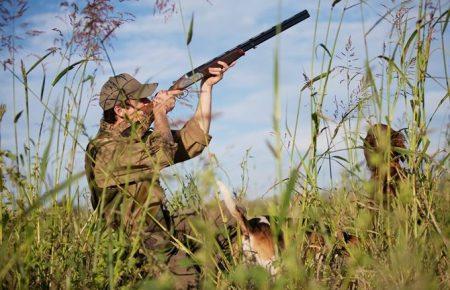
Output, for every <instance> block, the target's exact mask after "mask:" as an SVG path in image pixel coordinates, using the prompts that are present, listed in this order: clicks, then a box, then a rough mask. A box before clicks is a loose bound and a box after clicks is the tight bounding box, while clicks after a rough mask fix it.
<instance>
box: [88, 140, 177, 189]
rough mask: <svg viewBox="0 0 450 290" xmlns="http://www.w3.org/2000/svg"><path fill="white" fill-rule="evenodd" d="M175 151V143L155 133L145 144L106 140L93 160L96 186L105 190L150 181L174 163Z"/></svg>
mask: <svg viewBox="0 0 450 290" xmlns="http://www.w3.org/2000/svg"><path fill="white" fill-rule="evenodd" d="M176 150H177V144H176V143H174V142H167V141H165V140H163V139H162V138H161V137H160V135H159V134H157V133H155V132H153V133H152V134H150V136H149V137H148V138H146V139H145V141H139V142H136V141H130V140H126V141H125V140H110V141H109V143H106V144H103V145H102V146H100V147H99V149H98V153H97V155H96V158H95V169H94V170H95V177H96V183H97V185H98V186H99V187H102V188H105V187H109V186H117V185H120V184H125V185H126V184H131V183H135V182H139V181H143V180H151V179H152V178H155V174H159V171H160V170H161V169H162V168H164V167H167V166H169V165H170V164H173V163H174V155H175V151H176Z"/></svg>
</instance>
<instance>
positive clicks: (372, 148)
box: [364, 123, 406, 196]
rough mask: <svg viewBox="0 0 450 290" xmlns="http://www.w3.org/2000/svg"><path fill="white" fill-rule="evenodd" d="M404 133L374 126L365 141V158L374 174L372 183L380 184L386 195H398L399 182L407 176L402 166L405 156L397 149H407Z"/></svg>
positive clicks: (378, 125)
mask: <svg viewBox="0 0 450 290" xmlns="http://www.w3.org/2000/svg"><path fill="white" fill-rule="evenodd" d="M405 144H406V139H405V136H404V135H403V133H401V132H399V131H395V130H393V129H392V128H389V127H388V126H387V125H385V124H381V123H380V124H374V125H372V126H371V127H370V128H369V130H368V131H367V135H366V138H365V139H364V157H365V158H366V162H367V167H368V168H369V170H370V171H371V173H372V177H371V178H372V181H374V182H380V183H381V185H382V186H383V193H384V194H391V195H394V196H395V195H397V190H398V182H399V181H400V180H401V179H402V178H403V177H404V176H405V171H404V169H403V167H402V165H401V161H403V160H404V156H403V155H402V154H400V153H399V152H397V151H396V150H395V148H401V149H406V145H405Z"/></svg>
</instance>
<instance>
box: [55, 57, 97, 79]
mask: <svg viewBox="0 0 450 290" xmlns="http://www.w3.org/2000/svg"><path fill="white" fill-rule="evenodd" d="M87 61H89V60H88V59H83V60H80V61H77V62H75V63H73V64H71V65H69V66H68V67H66V68H65V69H64V70H63V71H62V72H60V73H59V74H58V75H57V76H56V78H55V79H54V80H53V82H52V86H55V85H56V84H57V83H58V81H59V80H60V79H61V78H62V77H63V76H64V75H65V74H67V73H68V72H69V71H71V70H72V69H73V68H74V67H76V66H77V65H79V64H81V63H84V62H87Z"/></svg>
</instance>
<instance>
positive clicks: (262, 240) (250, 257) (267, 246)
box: [217, 181, 283, 275]
mask: <svg viewBox="0 0 450 290" xmlns="http://www.w3.org/2000/svg"><path fill="white" fill-rule="evenodd" d="M217 185H218V187H219V190H220V192H221V193H222V195H223V198H224V202H225V206H226V207H227V209H228V211H229V212H230V213H231V215H232V216H233V217H234V218H235V219H236V220H237V222H238V225H239V227H240V229H241V231H242V250H243V255H244V259H245V262H246V263H249V264H257V265H260V266H262V267H264V268H266V269H267V270H268V271H269V272H270V274H271V275H275V274H276V273H277V272H278V268H277V267H276V266H275V265H274V262H275V260H276V259H277V257H278V251H277V247H276V245H275V242H274V239H273V235H272V230H271V228H270V217H269V216H258V217H255V218H251V219H248V218H247V216H246V212H245V209H244V208H242V207H240V206H238V205H237V204H236V203H235V201H234V198H233V196H232V194H231V192H230V191H229V190H228V188H227V187H226V186H225V185H224V184H223V183H222V182H220V181H218V182H217ZM279 244H280V246H281V247H283V241H282V236H281V235H280V236H279Z"/></svg>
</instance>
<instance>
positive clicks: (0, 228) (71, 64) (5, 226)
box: [0, 0, 450, 289]
mask: <svg viewBox="0 0 450 290" xmlns="http://www.w3.org/2000/svg"><path fill="white" fill-rule="evenodd" d="M99 2H103V3H108V1H99ZM157 5H163V9H166V8H167V7H173V6H170V5H169V4H168V1H157ZM167 5H169V6H167ZM178 5H180V6H181V1H180V2H179V4H178ZM280 5H281V4H280ZM371 5H373V4H371V3H370V2H364V1H361V2H357V3H354V2H352V1H333V2H332V3H330V1H321V0H319V1H317V9H316V10H315V11H314V13H313V17H312V18H314V19H315V20H314V21H315V26H314V38H313V40H312V43H311V51H312V55H311V66H310V72H309V73H308V74H306V73H305V82H304V83H302V84H300V87H301V90H300V92H299V94H300V96H299V102H298V107H297V110H296V111H297V114H296V118H295V120H294V121H293V122H292V123H290V122H287V123H286V127H285V128H283V127H282V122H281V119H282V116H281V95H280V93H279V85H280V81H279V73H278V72H279V62H278V58H279V55H278V50H277V49H278V48H277V49H276V50H275V53H274V77H273V82H274V106H273V110H274V111H273V112H274V113H273V131H274V132H275V133H276V134H275V136H276V139H275V146H272V147H271V148H272V150H273V153H274V155H275V160H276V164H274V167H275V171H274V172H276V174H277V175H278V176H277V177H278V180H277V182H278V186H279V187H278V188H279V190H278V191H277V192H278V194H277V195H276V196H275V197H273V198H267V199H264V200H262V199H261V200H255V201H247V202H246V203H245V202H244V203H245V204H247V205H248V209H249V213H250V214H255V215H257V214H264V213H268V212H270V213H271V214H274V215H277V216H279V217H280V218H281V219H280V224H279V228H278V229H274V231H278V230H279V229H282V230H283V235H284V238H285V241H286V245H285V248H284V249H283V250H281V251H280V257H279V261H277V263H279V265H280V267H281V269H282V273H281V274H280V275H279V276H277V277H276V278H275V279H271V278H270V276H269V274H268V273H267V272H266V270H265V269H263V268H259V267H252V266H248V265H245V264H244V263H243V262H242V257H241V256H242V253H240V252H239V251H236V249H233V251H232V253H231V256H226V255H224V256H223V258H224V267H219V266H218V264H217V250H218V249H217V245H216V244H215V243H214V242H213V241H214V234H215V232H216V231H219V230H223V228H221V227H220V226H219V228H217V227H216V226H215V225H212V224H211V221H210V220H204V219H202V218H201V215H199V216H198V217H196V218H193V219H192V221H191V227H192V229H193V230H192V233H193V234H192V239H193V240H195V241H196V242H197V243H199V244H201V249H200V250H199V251H197V252H195V253H192V252H190V250H189V248H188V247H186V245H184V244H182V242H181V241H178V246H179V247H180V248H181V249H182V250H184V251H186V252H187V253H188V254H189V255H191V256H192V258H193V259H194V261H196V262H197V263H199V265H200V267H201V269H202V285H203V287H204V288H205V289H210V288H213V287H218V288H223V289H227V288H229V287H232V288H235V289H246V288H256V289H320V288H333V289H339V288H344V289H345V288H352V289H354V288H359V289H373V288H376V289H391V288H395V289H442V288H447V289H448V288H449V285H450V277H449V269H448V246H449V245H448V243H449V241H448V237H449V234H450V216H449V214H448V212H449V211H450V206H449V205H450V197H449V194H448V188H447V186H449V185H450V184H449V172H448V157H449V155H448V154H449V153H448V145H449V141H448V140H449V132H448V123H446V124H443V126H445V127H446V128H447V131H446V133H445V138H446V142H445V143H446V144H445V146H446V147H445V148H441V149H439V150H438V151H437V152H431V151H430V146H431V143H432V142H433V141H432V139H431V138H430V129H431V128H430V124H431V123H432V120H433V118H435V117H436V116H437V113H442V112H445V109H446V108H448V98H449V83H448V75H447V55H448V53H447V50H448V48H447V47H446V41H445V39H446V36H447V35H448V32H447V34H446V29H447V24H448V19H449V17H450V14H449V10H448V9H449V7H448V3H446V2H445V1H440V0H436V1H404V2H396V1H394V2H392V3H389V5H390V6H389V7H387V6H386V11H385V13H384V14H382V15H380V19H379V21H377V22H375V23H371V22H370V23H369V22H368V21H367V20H365V10H366V9H373V8H374V7H372V6H371ZM167 9H168V8H167ZM211 9H213V8H211ZM77 11H79V10H77ZM169 11H172V12H173V10H170V9H169ZM69 12H73V11H69ZM349 13H352V14H353V15H355V14H356V13H360V16H361V26H362V27H361V28H362V31H363V33H362V35H352V36H351V37H349V36H347V35H342V34H341V28H342V26H343V25H345V24H344V20H345V19H346V17H348V14H349ZM68 15H72V16H71V17H73V15H75V14H70V13H68ZM323 15H328V16H329V17H328V22H327V26H326V27H327V28H326V31H325V36H324V38H321V35H322V33H323V31H319V29H320V27H321V26H320V25H319V18H320V17H321V16H323ZM109 16H110V15H109ZM109 16H108V17H109ZM108 17H106V20H105V19H104V20H105V21H106V22H107V20H108ZM111 17H112V16H111ZM114 17H115V16H114ZM114 17H112V18H113V19H115V20H117V19H116V18H114ZM174 17H176V16H174ZM199 17H201V16H199ZM336 19H338V21H337V26H335V25H333V24H334V23H336V22H335V20H336ZM72 20H73V19H72ZM121 20H123V19H121ZM182 21H183V26H184V27H185V25H184V19H183V20H182ZM72 23H76V22H72ZM122 23H123V22H121V23H120V24H122ZM191 23H193V17H192V20H191ZM382 23H391V25H392V27H391V32H390V33H389V34H388V35H386V39H385V42H386V46H385V49H384V51H383V54H382V55H370V53H369V51H370V49H369V47H368V46H369V45H372V44H370V43H368V41H367V40H368V39H369V36H370V33H372V32H373V30H374V29H376V28H377V26H379V25H381V24H382ZM116 24H117V23H116ZM13 25H14V24H13ZM118 26H120V25H116V26H108V25H106V26H104V27H105V30H104V31H102V33H103V34H100V35H103V36H105V38H103V39H101V42H98V41H99V40H98V36H97V38H95V37H94V38H90V37H91V36H92V35H98V33H97V32H95V33H93V34H92V35H91V34H89V33H88V34H87V35H86V34H83V33H86V31H89V30H88V27H84V26H83V23H82V22H80V23H79V24H78V25H74V26H73V27H72V29H73V31H71V33H69V34H67V35H61V38H60V41H61V43H63V44H64V46H63V47H62V49H61V48H60V49H51V50H50V52H49V53H46V54H44V55H43V56H42V57H39V58H38V59H37V60H36V61H33V63H29V61H27V60H21V61H20V62H19V61H16V60H15V59H14V58H15V56H14V55H13V56H12V58H13V61H12V62H11V63H9V64H7V66H6V68H7V71H8V73H9V74H10V75H12V77H13V80H12V82H11V86H12V92H13V94H14V98H17V97H18V96H19V95H18V94H16V93H15V90H16V86H17V87H19V86H21V89H22V90H23V96H24V98H25V100H26V102H25V103H26V108H27V109H26V114H25V117H26V124H27V130H26V132H27V136H26V138H25V139H24V144H19V143H18V141H16V142H15V146H14V147H13V148H4V147H0V174H1V176H0V177H1V182H0V189H1V192H2V198H1V199H0V213H1V223H0V265H1V267H0V281H1V285H2V288H8V289H9V288H75V289H79V288H120V287H130V288H151V289H152V288H156V289H159V288H165V289H171V287H172V286H173V285H174V284H175V283H176V281H174V279H173V277H171V276H170V274H169V273H168V272H167V269H166V265H164V264H162V263H159V262H157V261H158V259H157V257H155V256H154V255H153V254H152V253H147V260H146V262H145V263H144V264H143V265H141V263H142V261H140V260H139V259H138V258H137V257H138V256H137V255H136V253H137V252H138V247H137V241H136V240H131V241H130V239H129V238H128V237H127V236H126V234H125V233H124V232H123V231H121V230H119V231H113V230H111V229H109V228H108V227H106V226H105V224H104V221H102V220H101V219H99V218H98V216H99V215H98V213H97V212H93V211H92V209H91V208H90V207H89V205H88V204H89V193H88V189H87V188H84V187H82V185H80V184H83V183H79V182H78V181H79V179H80V178H84V176H83V172H79V173H77V172H74V171H75V169H76V166H75V163H76V162H77V160H78V157H79V156H78V155H77V154H80V152H81V153H82V152H83V151H84V143H83V141H82V140H84V139H83V138H85V136H87V132H86V126H87V125H86V124H85V118H86V116H87V114H88V105H89V103H90V101H91V100H92V99H93V98H94V93H95V92H94V88H95V78H96V75H95V71H96V68H97V67H98V66H99V65H100V59H101V58H102V56H104V54H105V53H106V52H107V51H106V47H107V46H105V45H104V42H106V41H107V36H108V37H109V36H110V35H111V33H112V31H114V30H115V29H116V28H117V27H118ZM185 30H186V29H185ZM185 33H186V34H187V35H188V39H189V38H190V37H192V24H191V28H190V29H189V31H187V32H186V31H185ZM189 34H190V37H189ZM80 35H84V37H87V39H89V40H90V41H91V43H90V46H86V47H80V44H81V43H82V42H80V41H79V40H80V39H79V38H77V37H81V36H80ZM357 38H359V39H363V40H364V41H363V43H364V44H365V47H364V48H363V49H362V50H363V52H362V55H361V54H360V58H361V59H362V62H361V61H359V62H358V59H357V57H356V56H355V55H356V51H358V50H361V49H358V48H355V47H354V46H353V43H352V39H353V40H354V39H357ZM189 42H190V41H189V40H188V41H187V44H188V45H189ZM342 44H345V45H342ZM13 45H14V44H13ZM377 45H378V44H377ZM342 46H344V50H343V51H339V49H338V48H339V47H342ZM83 48H84V49H83ZM13 51H15V50H13ZM359 52H360V51H359ZM360 53H361V52H360ZM48 58H52V59H53V60H55V59H59V63H58V65H57V66H56V68H55V71H47V70H46V69H45V67H44V66H43V63H45V61H47V60H48ZM432 58H438V59H439V61H440V62H441V65H442V71H443V72H444V74H445V75H444V76H441V75H433V73H434V72H432V71H431V70H430V67H429V63H430V60H431V59H432ZM108 59H109V58H108ZM19 63H20V66H19ZM358 63H359V64H361V63H362V66H359V65H358ZM107 66H111V67H113V66H114V64H113V63H109V64H107ZM38 69H40V70H39V72H38ZM18 71H21V73H17V72H18ZM32 74H34V75H32ZM31 76H34V77H36V76H39V77H40V79H42V85H41V87H39V88H33V87H30V86H29V81H28V80H29V78H30V77H31ZM50 79H51V80H52V84H51V85H49V80H50ZM333 79H341V80H342V81H341V85H343V86H345V91H346V96H345V97H344V98H342V102H341V101H340V100H337V99H334V98H333V97H332V95H331V94H330V92H329V89H330V82H331V81H332V80H333ZM430 83H433V85H437V86H439V87H440V88H441V89H442V90H443V91H444V95H443V96H442V99H441V100H439V102H438V103H437V107H436V108H433V109H432V111H428V110H427V108H428V107H427V106H426V102H427V101H428V98H427V93H428V88H429V86H430ZM58 89H60V90H61V91H62V94H60V95H59V96H58V101H57V102H56V104H55V105H54V106H52V105H51V103H52V102H54V98H55V94H58V93H57V91H58ZM305 100H306V102H307V103H308V104H310V109H311V111H310V124H309V126H310V127H311V144H309V148H308V150H306V152H303V151H301V150H299V149H298V148H299V146H298V145H299V144H300V142H304V140H303V139H299V137H298V136H299V134H300V133H299V131H300V130H303V126H301V124H300V115H301V114H304V112H303V110H302V108H303V104H302V101H303V102H304V101H305ZM333 103H335V104H336V112H335V114H334V117H331V116H329V113H328V112H327V111H326V110H325V109H324V108H325V107H327V106H329V105H330V104H333ZM30 106H41V107H42V108H44V109H43V111H42V112H43V113H42V115H41V116H35V115H31V114H30V111H29V107H30ZM446 106H447V107H446ZM402 110H403V111H402ZM399 111H402V116H398V115H397V114H398V112H399ZM4 112H5V107H3V106H2V107H0V129H3V128H4V127H5V126H11V125H14V126H17V123H18V121H20V115H19V114H17V108H16V105H14V106H13V108H12V109H11V108H6V113H7V114H8V113H10V114H11V113H12V114H14V117H15V120H14V124H5V123H4V122H5V119H4V118H3V115H4ZM399 117H402V118H403V119H402V121H403V123H402V124H403V126H404V127H406V130H405V132H406V133H407V141H408V149H406V150H403V151H402V153H403V154H404V155H405V156H406V161H405V164H404V166H405V168H406V170H407V176H406V178H405V179H404V180H403V181H402V182H401V184H400V185H399V191H398V194H397V196H396V197H392V196H386V195H385V194H383V192H382V186H379V184H377V183H378V182H379V181H377V180H373V181H371V180H369V179H368V178H367V177H366V176H367V174H365V171H364V162H361V161H362V159H361V154H360V152H361V147H362V145H363V143H362V140H361V136H364V132H365V129H366V128H367V124H373V123H379V122H382V123H386V124H387V125H388V126H389V127H396V126H395V125H394V124H393V123H394V120H396V119H398V118H399ZM49 118H50V119H49ZM36 122H39V127H40V129H39V131H38V139H37V140H33V139H32V138H31V135H32V134H31V133H30V131H31V128H30V124H34V123H36ZM396 129H399V128H396ZM283 130H284V131H285V132H287V135H288V138H289V140H288V141H289V146H288V147H283V145H284V144H283V140H282V138H281V136H283ZM15 132H16V130H15ZM15 139H16V140H17V138H15ZM0 140H1V139H0ZM320 140H325V141H326V142H325V143H326V148H325V149H323V148H321V147H320V146H319V145H318V144H319V141H320ZM342 144H344V145H343V146H342ZM2 145H3V144H2V143H0V146H2ZM23 145H25V146H26V148H25V149H24V150H22V147H23ZM435 147H438V146H436V145H435ZM439 148H440V147H439ZM22 154H25V156H26V158H23V157H22V158H21V157H20V156H21V155H22ZM245 154H246V155H245V156H246V157H245V158H244V160H243V162H242V164H241V165H242V171H243V173H242V192H240V194H239V196H240V197H245V195H246V187H247V184H248V182H251V181H249V180H248V175H247V169H248V168H247V157H248V152H246V153H245ZM283 156H289V158H283ZM284 162H287V163H289V166H288V167H289V168H290V172H289V173H288V175H287V176H283V174H285V173H283V170H282V168H283V165H282V163H284ZM388 162H389V160H388V161H387V163H388ZM210 163H211V165H210V167H208V168H206V169H205V170H201V171H199V172H194V173H193V175H192V176H190V177H189V178H187V179H186V180H179V184H178V188H179V189H178V190H175V192H174V194H173V196H172V199H171V200H170V209H171V211H172V212H173V213H178V212H180V211H182V210H184V209H195V210H196V211H198V212H199V213H200V212H202V211H205V209H206V211H216V212H218V213H219V214H221V215H222V218H223V219H225V218H224V215H223V210H225V209H223V208H220V203H218V202H216V201H217V199H214V200H212V201H211V200H210V199H208V198H207V196H208V195H209V193H210V192H213V191H215V190H216V189H215V180H216V178H217V176H218V171H219V170H220V164H218V163H217V162H216V161H215V160H212V161H211V162H210ZM325 165H328V166H325ZM385 165H386V166H388V164H385ZM324 168H329V172H327V173H326V174H325V175H326V176H327V178H328V180H329V184H330V186H329V187H326V188H325V187H323V186H319V176H321V175H324V174H323V172H322V171H323V170H324ZM336 169H338V171H336ZM327 184H328V182H327ZM386 199H387V200H386ZM205 200H209V201H208V202H206V201H205ZM387 205H388V206H387ZM100 211H101V209H100ZM285 217H289V218H291V222H290V223H287V222H285V220H284V218H285ZM310 231H315V232H318V233H320V234H321V235H322V236H323V237H324V239H325V245H324V246H323V247H321V248H320V249H319V250H318V251H313V250H312V248H311V247H310V246H309V244H308V239H307V234H306V233H307V232H310ZM342 231H345V232H347V233H350V234H352V235H354V236H357V237H358V243H357V244H356V245H353V246H348V245H345V244H344V243H343V242H342V239H341V237H340V236H339V233H341V232H342ZM222 254H223V253H222ZM155 272H162V273H163V274H162V275H160V276H158V278H156V279H155V278H153V276H152V275H151V274H152V273H155Z"/></svg>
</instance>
